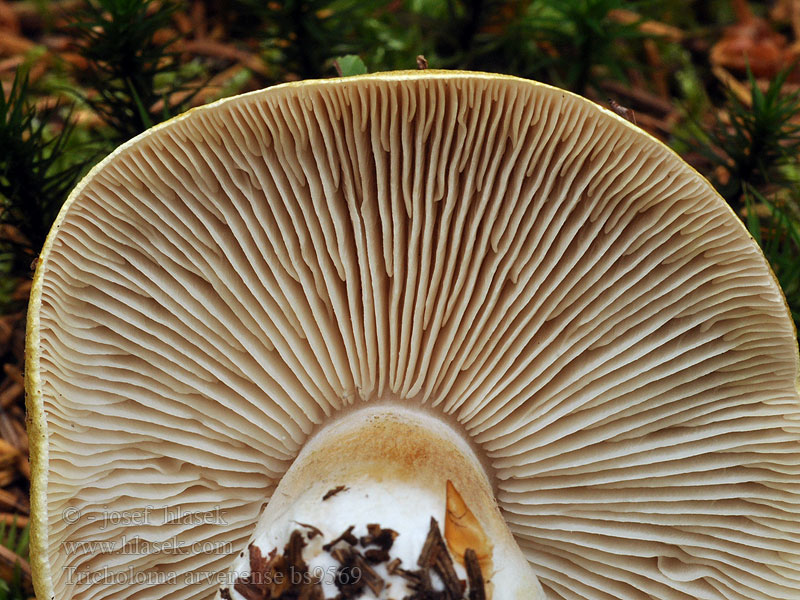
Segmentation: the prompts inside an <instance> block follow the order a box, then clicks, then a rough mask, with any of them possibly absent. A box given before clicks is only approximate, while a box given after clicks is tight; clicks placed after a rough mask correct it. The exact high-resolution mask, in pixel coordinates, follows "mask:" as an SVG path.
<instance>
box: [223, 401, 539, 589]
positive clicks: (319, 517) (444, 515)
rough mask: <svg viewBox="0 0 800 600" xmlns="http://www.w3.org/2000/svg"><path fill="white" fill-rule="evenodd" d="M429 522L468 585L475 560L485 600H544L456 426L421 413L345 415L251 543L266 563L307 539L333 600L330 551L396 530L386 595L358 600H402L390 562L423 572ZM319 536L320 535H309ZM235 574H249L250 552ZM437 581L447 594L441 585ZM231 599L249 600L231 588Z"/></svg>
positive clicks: (287, 481)
mask: <svg viewBox="0 0 800 600" xmlns="http://www.w3.org/2000/svg"><path fill="white" fill-rule="evenodd" d="M448 482H450V485H448ZM448 503H449V509H450V510H449V512H448ZM465 509H467V510H465ZM431 518H433V519H435V520H436V522H437V523H438V525H439V528H438V529H439V532H440V533H441V536H442V539H443V540H444V542H445V546H446V548H447V551H449V558H448V559H447V560H448V562H451V563H452V565H453V567H454V569H455V572H456V574H457V576H458V578H460V579H462V580H464V581H465V582H466V581H468V580H469V578H468V574H467V571H466V568H465V566H464V551H465V548H472V550H474V551H475V552H476V556H477V557H478V558H479V559H480V570H481V574H482V577H483V579H484V580H485V584H486V585H485V590H486V598H487V600H523V599H524V600H535V599H537V598H544V593H543V591H542V588H541V585H540V584H539V582H538V580H537V578H536V576H535V574H534V573H533V571H532V569H531V567H530V565H529V564H528V562H527V560H526V559H525V557H524V556H523V555H522V552H521V551H520V549H519V547H518V546H517V544H516V542H515V541H514V538H513V536H512V535H511V533H510V532H509V530H508V528H507V527H506V524H505V521H504V520H503V517H502V515H501V513H500V511H499V509H498V508H497V505H496V502H495V500H494V496H493V493H492V489H491V486H490V484H489V481H488V478H487V477H486V474H485V470H484V469H483V467H482V465H481V463H480V461H479V460H478V458H477V457H476V455H475V453H474V452H473V450H472V449H471V448H470V447H469V445H468V444H467V443H466V442H465V440H464V439H463V438H462V436H461V434H459V433H458V432H457V431H456V430H455V429H453V428H452V427H451V426H450V425H448V424H446V423H445V422H443V421H442V420H440V419H438V418H436V417H433V416H431V415H429V414H426V413H423V412H420V411H414V410H409V409H398V408H396V407H392V408H387V407H382V406H380V405H379V406H373V407H369V408H364V409H361V410H357V411H353V412H349V413H346V414H344V415H343V416H342V417H341V418H339V419H338V420H336V421H334V422H333V423H331V424H330V425H327V426H326V427H325V428H323V429H322V430H320V431H319V432H317V433H316V434H315V435H314V436H312V438H311V439H310V440H309V441H308V443H307V444H306V445H305V447H304V448H303V450H302V452H301V453H300V455H299V456H298V457H297V459H296V460H295V462H294V463H293V464H292V466H291V468H290V469H289V471H288V472H287V473H286V475H285V476H284V477H283V479H282V480H281V482H280V484H279V485H278V487H277V489H276V491H275V493H274V495H273V497H272V498H271V500H270V502H269V504H268V505H267V507H266V509H265V510H264V513H263V515H262V516H261V519H260V520H259V523H258V525H257V527H256V530H255V532H254V534H253V537H252V538H251V543H252V544H253V545H255V546H256V547H257V548H258V549H259V550H260V552H261V555H262V556H265V557H267V556H268V555H269V554H270V552H271V551H273V550H275V551H276V553H277V554H278V555H280V554H282V553H283V552H284V548H285V547H286V545H287V542H288V541H289V539H290V536H291V535H292V532H294V531H297V530H300V531H301V532H303V533H304V534H305V538H304V539H305V541H306V546H305V547H304V548H303V551H302V557H303V560H304V561H305V562H306V563H307V564H308V567H309V572H310V573H311V574H312V575H314V574H315V575H318V576H320V577H321V580H322V587H323V590H324V596H323V597H324V598H333V597H334V596H335V595H336V593H337V592H338V590H337V588H336V586H335V584H334V582H335V579H336V576H337V568H338V567H339V566H340V563H339V562H338V561H337V560H336V558H334V556H332V555H331V552H330V550H332V549H327V550H326V549H324V548H323V545H324V544H326V543H329V542H331V541H333V540H335V539H336V538H337V537H339V536H340V535H341V534H342V533H343V532H345V531H347V530H348V528H350V527H351V526H352V527H353V529H352V534H353V535H354V536H355V537H356V538H361V537H362V536H366V535H367V526H368V525H369V524H377V525H379V526H380V527H381V528H383V529H392V530H394V531H396V532H397V534H398V535H397V536H396V538H395V539H394V542H393V543H392V545H391V548H389V549H388V550H387V552H388V555H389V557H390V559H391V560H389V561H381V562H379V563H378V564H375V565H373V566H372V568H374V571H375V573H376V574H377V575H378V576H379V578H380V579H381V580H383V587H382V589H381V590H380V591H376V588H375V587H373V589H370V587H369V586H366V587H365V588H364V589H363V591H362V593H363V595H359V596H357V597H358V598H385V599H400V598H403V597H405V596H407V595H410V594H411V593H412V591H413V590H412V588H410V587H409V581H408V579H407V578H403V577H402V576H399V575H396V574H395V575H392V574H390V573H389V570H391V567H390V566H389V563H390V562H391V561H396V559H400V561H402V562H401V563H400V567H401V568H402V569H405V570H408V571H414V570H417V569H419V568H420V566H419V565H418V560H419V558H420V554H421V552H422V550H423V547H424V546H425V543H426V540H428V537H429V534H430V530H431ZM312 528H313V529H312ZM314 529H316V530H317V531H318V532H319V533H316V534H314V535H311V536H309V535H308V534H309V533H311V532H312V531H314ZM309 537H310V539H308V538H309ZM428 541H429V540H428ZM340 544H342V545H345V546H350V545H349V544H348V543H347V542H340ZM354 548H355V549H357V550H358V551H359V552H360V553H364V552H365V551H366V550H367V549H369V548H372V549H375V548H374V547H370V546H364V545H362V544H361V543H359V544H358V545H357V546H355V547H354ZM473 564H474V561H473ZM233 571H234V573H241V574H245V575H246V574H247V573H248V572H249V571H250V556H249V555H248V553H247V552H245V553H244V554H243V555H242V556H240V557H239V558H237V560H236V561H235V564H234V565H233ZM432 572H433V571H432ZM473 573H474V567H473ZM432 580H433V581H434V585H435V586H438V589H441V587H442V585H443V583H442V582H441V581H440V578H439V577H437V576H436V575H434V576H433V577H432ZM228 593H229V594H230V597H231V598H233V599H235V600H242V599H246V596H244V595H241V594H239V593H238V592H237V591H236V590H235V589H234V588H233V587H231V588H229V589H228ZM218 597H220V596H219V595H218ZM221 597H223V598H224V596H221ZM464 597H468V596H467V592H465V594H464Z"/></svg>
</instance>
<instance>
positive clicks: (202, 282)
mask: <svg viewBox="0 0 800 600" xmlns="http://www.w3.org/2000/svg"><path fill="white" fill-rule="evenodd" d="M799 364H800V359H799V358H798V353H797V346H796V342H795V338H794V329H793V325H792V322H791V319H790V318H789V315H788V311H787V307H786V304H785V300H784V298H783V296H782V293H781V291H780V289H779V287H778V285H777V283H776V281H775V279H774V277H773V275H772V273H771V271H770V270H769V266H768V264H767V263H766V261H765V259H764V257H763V255H762V254H761V252H760V251H759V249H758V247H757V246H756V244H755V243H754V241H753V240H752V239H751V238H750V236H749V235H748V234H747V232H746V230H745V229H744V227H743V225H742V224H741V222H740V221H739V220H738V219H737V218H736V216H735V215H734V214H733V213H732V212H731V210H730V209H729V208H728V206H727V205H726V204H725V203H724V201H723V200H722V199H721V198H720V197H719V196H718V195H717V194H716V193H715V191H714V190H713V189H712V187H711V186H710V185H709V184H708V182H707V181H705V180H704V179H703V178H702V177H701V176H700V175H698V174H697V173H696V172H695V171H694V170H693V169H691V168H690V167H689V166H688V165H686V164H685V163H684V162H683V161H682V160H681V159H680V158H679V157H678V156H677V155H676V154H675V153H674V152H672V151H671V150H670V149H668V148H667V147H666V146H664V145H663V144H661V143H660V142H658V141H657V140H655V139H654V138H652V137H650V136H648V135H647V134H645V133H643V132H642V131H640V130H639V129H638V128H636V127H634V126H632V125H631V124H629V123H628V122H627V121H625V120H623V119H621V118H619V117H617V116H616V115H614V114H613V113H610V112H609V111H606V110H604V109H602V108H599V107H597V106H596V105H594V104H592V103H591V102H589V101H587V100H585V99H582V98H580V97H578V96H575V95H573V94H570V93H568V92H565V91H563V90H559V89H556V88H552V87H548V86H545V85H542V84H538V83H534V82H530V81H526V80H521V79H516V78H512V77H506V76H499V75H487V74H474V73H462V72H437V71H425V72H397V73H386V74H377V75H367V76H359V77H354V78H343V79H337V80H327V81H310V82H301V83H292V84H286V85H282V86H277V87H274V88H270V89H267V90H263V91H259V92H253V93H250V94H245V95H243V96H239V97H235V98H230V99H226V100H223V101H220V102H217V103H215V104H212V105H209V106H207V107H203V108H200V109H195V110H192V111H190V112H189V113H186V114H184V115H182V116H180V117H177V118H175V119H173V120H171V121H169V122H167V123H165V124H162V125H160V126H157V127H154V128H153V129H151V130H149V131H147V132H145V133H143V134H142V135H140V136H139V137H137V138H135V139H134V140H132V141H130V142H128V143H126V144H125V145H123V146H121V147H120V148H119V149H118V150H116V151H115V152H114V153H113V154H111V155H110V156H109V157H107V158H106V159H105V160H104V161H103V162H102V163H100V164H99V165H98V166H97V167H95V168H94V169H93V170H92V171H91V173H89V175H87V177H86V178H85V179H84V180H83V181H82V182H81V183H80V184H79V185H78V187H77V188H76V189H75V191H74V192H73V193H72V195H71V196H70V198H69V199H68V201H67V203H66V204H65V206H64V208H63V210H62V211H61V213H60V215H59V217H58V219H57V221H56V223H55V225H54V226H53V230H52V232H51V234H50V236H49V237H48V239H47V242H46V244H45V247H44V250H43V252H42V255H41V258H40V260H39V265H38V268H37V272H36V276H35V279H34V286H33V291H32V294H31V302H30V309H29V322H28V337H27V365H26V377H27V397H28V410H29V421H30V427H29V435H30V446H31V460H32V497H31V503H32V513H33V525H32V532H31V536H32V537H31V552H32V564H33V568H34V575H35V586H36V590H37V594H38V596H39V597H40V598H59V599H61V598H75V599H89V598H91V599H97V600H100V599H110V598H126V599H128V598H130V599H141V598H164V599H169V600H177V599H189V598H207V597H210V596H211V595H213V593H214V591H215V589H216V587H215V586H214V585H209V584H208V581H205V582H204V580H203V579H202V577H199V576H198V575H197V574H207V575H213V574H216V573H222V572H224V571H225V569H226V568H227V566H228V565H229V564H230V562H231V558H232V556H234V555H236V554H237V553H239V552H240V551H241V550H242V549H243V546H244V544H245V542H246V540H247V538H248V536H249V535H250V533H251V530H252V528H253V526H254V525H255V522H256V520H257V517H258V515H259V513H260V512H261V510H262V507H263V505H264V503H265V501H266V500H268V499H269V497H270V495H271V492H272V490H274V488H275V487H276V485H277V482H278V481H279V480H280V477H281V475H282V473H284V472H285V471H286V469H287V468H288V467H289V465H290V464H291V462H292V459H293V458H294V457H295V456H296V455H297V453H298V451H299V449H300V448H301V447H302V445H303V443H304V441H305V440H306V439H307V438H308V436H309V435H311V434H312V433H313V432H314V431H315V429H316V428H317V427H319V426H320V425H321V424H322V423H324V422H325V420H326V419H327V418H328V417H329V416H331V415H333V414H335V413H337V412H340V411H345V410H348V408H349V407H351V406H354V405H359V404H360V403H362V402H365V401H375V402H378V401H380V402H396V403H406V404H413V405H415V406H423V407H425V408H426V409H428V410H430V411H431V412H432V413H435V414H438V415H441V416H442V418H443V419H446V420H447V421H449V422H450V423H452V424H454V426H456V427H457V428H459V429H460V430H461V431H463V433H464V435H465V437H466V438H468V439H469V440H470V441H471V443H472V444H473V445H474V446H475V447H476V449H478V451H479V452H480V453H481V454H482V455H483V456H484V457H485V458H486V460H487V464H488V470H489V473H490V476H491V478H492V482H493V484H494V486H495V488H496V497H497V500H498V503H499V506H500V508H501V510H502V512H503V514H504V516H505V517H506V519H507V522H508V524H509V527H510V529H511V531H512V533H513V534H514V536H515V537H516V539H517V541H518V542H519V544H520V547H521V548H522V550H523V551H524V553H525V555H526V556H527V558H528V559H529V561H530V562H531V564H532V565H533V566H534V568H535V570H536V572H537V574H538V575H539V577H540V579H541V581H542V584H543V586H544V588H545V590H546V592H547V594H548V597H552V598H598V599H600V598H676V599H677V598H720V599H723V598H724V599H727V600H731V599H744V598H748V599H754V598H764V599H767V598H769V599H770V600H774V599H776V598H786V599H788V598H796V597H797V590H798V588H800V526H799V525H798V523H800V488H799V487H798V485H797V476H798V474H800V467H798V463H800V461H799V460H798V458H800V429H799V427H798V425H799V424H800V399H799V398H798V373H799V371H800V369H799V367H798V365H799ZM198 515H206V516H208V517H207V518H205V517H204V518H203V520H202V522H198V521H199V518H198ZM184 517H185V518H184ZM133 540H136V543H135V544H134V543H133ZM144 542H147V543H148V544H149V546H148V545H145V544H144ZM102 543H105V544H106V545H105V546H103V545H101V544H102ZM125 543H128V544H129V546H128V547H127V550H126V548H123V544H125ZM170 543H172V544H173V545H175V546H177V547H175V548H174V551H172V552H170V551H167V550H168V549H169V547H170V546H169V544H170ZM131 544H133V545H131ZM187 549H188V550H187ZM117 572H120V573H123V577H122V578H118V579H119V581H116V580H115V579H114V577H111V578H110V579H108V578H106V579H103V578H102V575H103V574H106V575H108V574H109V573H117ZM170 576H171V577H170ZM161 580H163V581H161ZM198 581H199V582H200V583H197V582H198ZM212 581H213V579H212Z"/></svg>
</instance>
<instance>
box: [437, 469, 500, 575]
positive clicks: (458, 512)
mask: <svg viewBox="0 0 800 600" xmlns="http://www.w3.org/2000/svg"><path fill="white" fill-rule="evenodd" d="M444 539H445V541H446V542H447V547H448V549H449V550H450V553H451V554H452V555H453V556H454V557H455V558H456V560H457V561H458V562H459V563H460V564H462V565H463V564H464V553H465V552H466V551H467V549H469V548H472V549H473V550H474V551H475V554H476V555H477V557H478V562H479V563H480V566H481V573H483V576H484V578H485V579H487V580H488V579H489V578H490V577H491V575H492V548H493V546H492V543H491V541H490V540H489V537H488V536H487V535H486V533H485V532H484V531H483V527H481V524H480V522H479V521H478V519H477V518H476V517H475V515H474V514H472V511H471V510H470V509H469V507H468V506H467V503H466V502H464V499H463V498H462V497H461V494H459V493H458V490H457V489H456V487H455V486H454V485H453V482H451V481H450V480H448V481H447V515H446V516H445V520H444Z"/></svg>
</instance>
